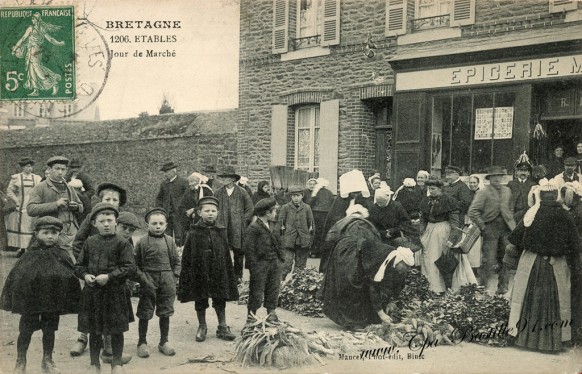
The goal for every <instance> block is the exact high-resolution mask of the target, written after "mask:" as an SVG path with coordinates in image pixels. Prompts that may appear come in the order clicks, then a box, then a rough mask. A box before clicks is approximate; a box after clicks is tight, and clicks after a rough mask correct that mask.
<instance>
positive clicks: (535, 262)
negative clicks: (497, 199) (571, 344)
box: [509, 184, 582, 352]
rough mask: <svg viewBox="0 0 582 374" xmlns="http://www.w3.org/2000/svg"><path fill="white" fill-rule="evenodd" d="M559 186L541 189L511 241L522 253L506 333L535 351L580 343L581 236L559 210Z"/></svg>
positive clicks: (523, 345) (565, 214)
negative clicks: (573, 342) (572, 342)
mask: <svg viewBox="0 0 582 374" xmlns="http://www.w3.org/2000/svg"><path fill="white" fill-rule="evenodd" d="M557 200H558V190H557V187H555V186H552V185H550V184H547V185H545V186H542V187H540V203H539V204H536V205H534V206H533V207H532V208H530V210H528V212H527V213H526V215H525V216H524V218H523V220H522V221H521V222H520V223H519V224H518V226H517V227H516V228H515V230H514V231H513V233H512V234H511V235H510V236H509V241H510V242H511V243H512V244H513V245H515V246H516V247H517V248H518V249H521V250H522V251H523V253H522V254H521V257H520V259H519V263H518V265H517V272H516V274H515V281H514V285H513V291H512V294H511V312H510V314H509V327H510V328H513V329H512V330H511V331H510V335H513V336H515V337H516V340H515V344H516V345H518V346H521V347H524V348H529V349H535V350H538V351H550V352H551V351H560V350H561V349H562V347H563V345H562V343H563V342H566V341H569V340H572V338H574V340H579V337H577V336H573V335H575V332H576V331H572V330H573V329H580V317H579V313H580V309H579V308H580V293H581V292H582V291H581V290H582V285H581V282H580V274H581V273H580V253H581V252H582V248H581V244H580V237H579V235H578V232H577V230H576V226H575V224H574V220H573V219H572V217H571V216H570V215H569V214H568V213H567V212H566V211H565V210H564V209H563V208H562V206H561V204H560V203H559V202H558V201H557Z"/></svg>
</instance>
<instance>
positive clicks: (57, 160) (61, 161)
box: [46, 156, 69, 167]
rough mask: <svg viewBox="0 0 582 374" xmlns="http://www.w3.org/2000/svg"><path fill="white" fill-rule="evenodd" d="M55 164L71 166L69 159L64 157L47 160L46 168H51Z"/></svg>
mask: <svg viewBox="0 0 582 374" xmlns="http://www.w3.org/2000/svg"><path fill="white" fill-rule="evenodd" d="M54 164H63V165H67V166H68V165H69V159H68V158H66V157H64V156H53V157H51V158H49V159H48V160H46V166H48V167H51V166H53V165H54Z"/></svg>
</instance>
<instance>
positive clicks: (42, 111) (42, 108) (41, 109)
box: [38, 104, 50, 117]
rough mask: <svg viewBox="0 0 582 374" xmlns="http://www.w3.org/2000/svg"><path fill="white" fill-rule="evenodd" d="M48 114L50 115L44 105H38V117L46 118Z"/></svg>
mask: <svg viewBox="0 0 582 374" xmlns="http://www.w3.org/2000/svg"><path fill="white" fill-rule="evenodd" d="M49 114H50V112H49V108H48V107H47V106H46V105H44V104H40V105H39V107H38V115H39V117H48V115H49Z"/></svg>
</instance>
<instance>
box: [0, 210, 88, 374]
mask: <svg viewBox="0 0 582 374" xmlns="http://www.w3.org/2000/svg"><path fill="white" fill-rule="evenodd" d="M62 229H63V223H62V221H61V220H59V219H57V218H54V217H51V216H46V217H42V218H39V219H38V220H37V221H36V224H35V227H34V232H35V235H36V239H37V240H36V241H35V242H34V243H33V244H32V246H31V247H30V250H28V251H26V252H25V253H24V254H23V255H22V257H21V258H20V260H18V262H16V264H15V265H14V267H13V268H12V270H11V271H10V273H9V274H8V277H7V278H6V283H5V284H4V289H3V291H2V298H1V299H0V307H1V308H2V309H4V310H7V311H11V312H12V313H18V314H20V315H21V316H20V323H19V332H20V334H19V335H18V341H17V345H16V350H17V357H16V368H15V369H14V373H17V374H24V373H25V371H26V352H27V351H28V346H29V345H30V341H31V339H32V334H33V333H34V331H36V330H42V349H43V357H42V365H41V367H42V372H43V373H51V374H55V373H59V371H58V370H57V368H56V366H55V363H54V362H53V357H52V355H53V349H54V346H55V331H56V330H58V328H59V319H60V315H61V314H68V313H77V312H78V308H79V299H80V295H81V287H80V285H79V281H78V280H77V279H76V278H75V274H74V266H73V262H72V260H71V257H70V256H69V254H68V252H67V250H66V249H64V248H61V247H59V246H58V245H57V240H58V238H59V233H60V232H61V230H62Z"/></svg>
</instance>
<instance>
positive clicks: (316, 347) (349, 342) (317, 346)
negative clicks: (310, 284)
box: [235, 316, 389, 369]
mask: <svg viewBox="0 0 582 374" xmlns="http://www.w3.org/2000/svg"><path fill="white" fill-rule="evenodd" d="M255 318H257V317H255ZM235 343H236V349H235V361H238V362H240V363H241V364H242V365H243V366H264V367H276V368H278V369H285V368H290V367H298V366H303V365H309V364H313V363H316V362H319V363H321V364H323V360H322V359H323V358H326V357H333V358H338V357H339V356H340V354H344V355H360V354H361V353H362V351H365V350H375V349H379V348H383V347H386V348H388V347H389V346H388V344H387V343H386V341H384V340H382V339H381V338H380V337H378V336H377V335H375V334H374V333H372V332H367V333H365V332H354V333H352V332H349V331H342V332H340V333H326V334H324V333H320V332H316V331H313V332H310V333H304V332H303V331H301V330H300V329H298V328H295V327H293V326H291V325H290V324H288V323H286V322H269V321H268V320H267V316H264V317H262V318H258V319H257V320H256V321H255V322H254V323H247V324H246V325H245V327H243V329H242V332H241V336H240V337H238V338H237V340H236V342H235Z"/></svg>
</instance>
